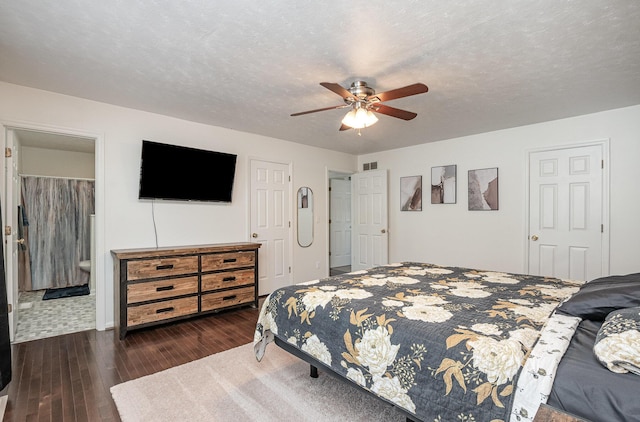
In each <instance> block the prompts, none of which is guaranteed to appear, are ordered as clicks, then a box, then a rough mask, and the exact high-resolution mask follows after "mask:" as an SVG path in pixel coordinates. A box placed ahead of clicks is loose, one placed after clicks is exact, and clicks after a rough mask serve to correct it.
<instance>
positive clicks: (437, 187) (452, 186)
mask: <svg viewBox="0 0 640 422" xmlns="http://www.w3.org/2000/svg"><path fill="white" fill-rule="evenodd" d="M431 203H432V204H455V203H456V165H455V164H453V165H450V166H440V167H431Z"/></svg>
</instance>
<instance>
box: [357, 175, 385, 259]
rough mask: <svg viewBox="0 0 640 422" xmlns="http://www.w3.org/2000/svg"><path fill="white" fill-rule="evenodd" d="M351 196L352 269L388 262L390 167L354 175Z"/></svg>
mask: <svg viewBox="0 0 640 422" xmlns="http://www.w3.org/2000/svg"><path fill="white" fill-rule="evenodd" d="M351 197H352V202H351V203H352V208H351V209H352V213H351V219H352V222H353V223H352V230H353V235H352V250H351V270H352V271H355V270H364V269H368V268H371V267H375V266H378V265H384V264H387V263H388V260H389V252H388V248H389V246H388V233H387V230H388V228H387V219H388V216H387V213H388V208H387V171H386V170H372V171H365V172H363V173H356V174H354V175H352V176H351Z"/></svg>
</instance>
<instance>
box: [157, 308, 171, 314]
mask: <svg viewBox="0 0 640 422" xmlns="http://www.w3.org/2000/svg"><path fill="white" fill-rule="evenodd" d="M173 310H174V307H173V306H171V307H169V308H160V309H156V314H162V313H165V312H171V311H173Z"/></svg>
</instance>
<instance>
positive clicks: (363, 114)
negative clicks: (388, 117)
mask: <svg viewBox="0 0 640 422" xmlns="http://www.w3.org/2000/svg"><path fill="white" fill-rule="evenodd" d="M377 121H378V118H377V117H376V115H375V114H373V113H372V112H371V110H367V109H365V108H362V107H357V108H354V109H353V110H351V111H349V112H348V113H347V114H346V116H344V118H343V119H342V124H343V125H346V126H349V127H352V128H354V129H363V128H365V127H369V126H371V125H374V124H375V123H376V122H377Z"/></svg>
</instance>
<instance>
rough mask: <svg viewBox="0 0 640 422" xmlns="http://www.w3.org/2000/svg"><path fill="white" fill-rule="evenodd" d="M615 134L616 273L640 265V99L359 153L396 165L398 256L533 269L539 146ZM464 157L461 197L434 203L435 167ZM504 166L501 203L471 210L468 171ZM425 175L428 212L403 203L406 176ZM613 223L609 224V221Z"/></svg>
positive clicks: (392, 169)
mask: <svg viewBox="0 0 640 422" xmlns="http://www.w3.org/2000/svg"><path fill="white" fill-rule="evenodd" d="M602 139H609V140H610V169H609V170H610V201H611V203H610V224H609V225H608V227H605V229H606V230H609V235H610V273H612V274H622V273H630V272H640V258H639V257H640V218H639V217H638V216H639V215H640V213H639V211H638V210H639V209H640V194H639V192H640V190H639V188H638V181H640V106H633V107H627V108H622V109H617V110H610V111H606V112H602V113H596V114H590V115H584V116H579V117H575V118H569V119H563V120H557V121H551V122H546V123H540V124H535V125H529V126H523V127H517V128H513V129H507V130H501V131H496V132H489V133H483V134H479V135H473V136H467V137H462V138H456V139H450V140H447V141H442V142H436V143H428V144H423V145H419V146H415V147H409V148H403V149H397V150H392V151H386V152H381V153H376V154H368V155H363V156H360V157H358V167H359V168H362V163H368V162H371V161H377V162H378V168H380V169H388V170H389V184H390V188H389V198H390V199H389V201H390V203H389V216H390V218H389V221H390V227H389V238H390V245H389V251H390V256H389V258H390V260H391V261H401V260H416V261H424V262H431V263H436V264H445V265H457V266H464V267H475V268H484V269H491V270H500V271H511V272H526V252H525V250H526V235H527V232H526V227H527V224H526V221H525V204H526V197H525V189H526V183H527V178H526V168H525V167H526V164H525V163H526V159H527V152H528V151H529V150H531V149H536V148H542V147H548V146H553V145H562V144H576V143H580V142H587V141H596V140H602ZM449 164H456V165H457V166H458V167H457V180H458V188H457V203H456V204H450V205H447V204H439V205H432V204H431V203H430V202H431V200H430V196H429V195H430V184H431V167H434V166H441V165H449ZM488 167H498V168H499V207H500V209H499V210H498V211H468V210H467V206H468V204H467V171H468V170H471V169H481V168H488ZM417 175H422V177H423V179H422V186H423V205H422V209H423V210H422V211H421V212H401V211H400V203H399V202H400V200H399V198H400V189H399V179H400V177H402V176H417ZM606 226H607V225H606Z"/></svg>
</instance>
